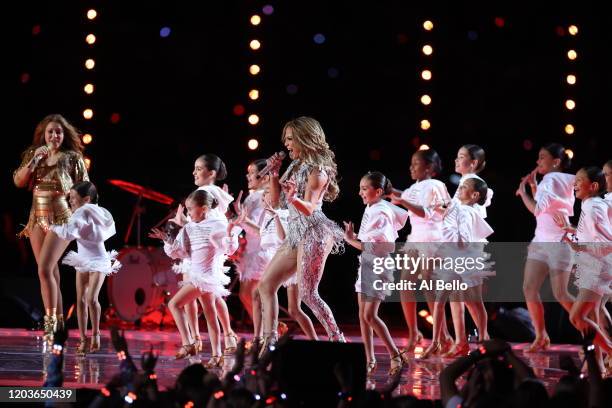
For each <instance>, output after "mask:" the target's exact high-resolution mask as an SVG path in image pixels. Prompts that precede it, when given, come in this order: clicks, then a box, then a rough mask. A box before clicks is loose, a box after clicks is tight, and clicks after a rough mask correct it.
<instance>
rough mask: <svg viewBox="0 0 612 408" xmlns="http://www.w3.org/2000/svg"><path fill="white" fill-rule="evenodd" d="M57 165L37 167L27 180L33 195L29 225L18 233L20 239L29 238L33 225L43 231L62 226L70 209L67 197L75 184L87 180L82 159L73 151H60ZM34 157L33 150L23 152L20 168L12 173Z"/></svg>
mask: <svg viewBox="0 0 612 408" xmlns="http://www.w3.org/2000/svg"><path fill="white" fill-rule="evenodd" d="M60 154H61V156H60V157H59V158H58V160H57V163H56V164H54V165H52V166H47V165H45V164H40V165H39V166H38V167H37V168H36V170H35V171H34V174H33V175H32V179H31V181H30V188H31V190H32V193H33V197H32V208H31V210H30V217H29V219H28V224H27V225H26V226H25V228H24V229H23V230H22V231H21V232H20V233H19V234H18V236H19V237H28V236H29V235H30V231H31V230H32V228H33V227H34V226H35V225H38V226H40V227H41V228H42V229H43V230H44V231H45V232H47V231H48V230H49V226H50V225H62V224H65V223H66V222H68V219H69V218H70V215H71V214H72V213H71V211H70V207H69V206H68V200H67V194H68V192H69V191H70V188H71V187H72V185H73V184H74V183H78V182H80V181H84V180H89V176H88V175H87V169H86V168H85V163H84V162H83V158H82V156H81V155H80V154H79V153H76V152H62V153H60ZM33 156H34V149H31V150H29V151H27V152H26V154H25V155H24V156H23V160H22V162H21V165H20V166H19V168H17V170H15V173H16V172H17V171H19V170H20V169H22V168H23V167H25V166H26V165H27V164H28V162H29V161H30V160H31V159H32V157H33Z"/></svg>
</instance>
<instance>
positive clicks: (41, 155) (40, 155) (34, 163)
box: [32, 145, 50, 167]
mask: <svg viewBox="0 0 612 408" xmlns="http://www.w3.org/2000/svg"><path fill="white" fill-rule="evenodd" d="M46 146H47V149H50V146H49V145H46ZM47 156H48V154H44V153H38V154H37V155H36V156H35V157H34V160H33V161H32V167H36V166H38V163H40V161H41V160H42V159H44V158H45V157H47Z"/></svg>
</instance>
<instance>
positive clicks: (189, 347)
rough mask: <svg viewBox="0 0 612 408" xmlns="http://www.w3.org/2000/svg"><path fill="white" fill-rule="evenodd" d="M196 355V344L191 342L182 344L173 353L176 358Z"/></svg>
mask: <svg viewBox="0 0 612 408" xmlns="http://www.w3.org/2000/svg"><path fill="white" fill-rule="evenodd" d="M195 355H196V346H195V343H193V344H183V345H182V346H181V348H180V349H179V351H178V352H177V353H176V354H175V355H174V358H175V359H176V360H181V359H183V358H187V357H191V356H195Z"/></svg>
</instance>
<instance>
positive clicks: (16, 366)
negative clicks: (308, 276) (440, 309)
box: [0, 329, 580, 399]
mask: <svg viewBox="0 0 612 408" xmlns="http://www.w3.org/2000/svg"><path fill="white" fill-rule="evenodd" d="M353 334H354V335H352V336H347V340H348V341H349V342H360V341H361V338H360V337H359V336H357V332H353ZM239 335H243V336H245V337H246V338H247V339H249V338H250V335H248V334H245V333H241V334H239ZM41 336H42V332H40V331H28V330H22V329H0V339H2V340H1V342H0V386H8V385H12V386H17V385H20V386H40V385H42V383H43V381H44V368H45V362H46V360H47V359H46V358H45V356H47V354H46V353H43V352H42V344H43V342H42V337H41ZM125 337H126V339H127V341H128V345H129V351H130V353H131V355H132V357H133V359H134V361H135V363H136V365H137V366H138V367H139V368H140V355H141V354H142V353H143V352H145V351H148V350H149V348H150V347H151V346H152V347H153V349H154V350H155V351H156V352H157V353H159V354H160V358H159V361H158V363H157V368H156V372H157V375H158V383H159V385H160V386H161V387H162V388H165V389H167V388H171V387H173V385H174V382H175V381H176V378H177V376H178V374H179V373H180V372H181V370H183V369H184V368H185V367H187V366H188V365H190V364H192V363H197V362H200V361H204V362H206V361H208V358H209V357H210V347H208V345H207V338H206V337H204V338H203V341H204V353H203V354H202V355H201V356H200V358H199V359H190V360H178V361H177V360H174V354H175V353H176V351H177V350H178V347H179V344H180V339H179V336H178V333H174V332H169V331H168V332H153V331H136V330H130V331H126V332H125ZM297 338H300V336H297ZM403 341H404V340H403V339H402V340H398V346H400V347H401V346H403V345H404V344H403ZM77 343H78V333H77V331H76V330H72V331H71V335H70V338H69V339H68V343H67V352H66V358H65V368H64V386H65V387H70V388H82V387H86V388H101V387H102V386H103V385H104V384H105V383H106V382H108V381H109V380H110V379H111V378H112V377H113V376H114V375H115V374H117V372H118V370H119V362H118V360H117V357H116V355H115V353H114V350H113V348H112V344H111V343H110V335H109V332H108V331H107V330H103V331H102V348H101V350H100V351H99V352H97V353H94V354H88V355H87V356H85V357H79V356H77V355H76V354H75V349H76V346H77ZM426 345H427V344H426V343H423V344H422V346H426ZM525 346H527V344H525V343H522V344H513V349H514V350H515V352H516V353H517V355H519V356H520V357H522V358H523V359H524V360H525V361H526V362H527V363H528V364H529V365H530V366H531V367H532V368H533V369H534V370H535V372H536V375H537V376H538V377H539V378H540V379H541V380H543V381H544V382H545V384H546V386H547V388H548V389H549V390H551V389H552V387H553V386H554V384H556V382H557V381H558V380H559V378H560V377H561V376H562V375H564V374H565V371H564V370H561V369H560V368H559V358H560V356H561V355H563V354H570V355H571V356H572V357H573V359H574V360H575V362H576V364H577V365H578V364H579V357H578V351H579V349H580V348H579V346H576V345H552V346H551V348H550V349H549V350H548V351H546V352H540V353H533V354H524V353H523V352H522V351H521V350H522V349H523V348H524V347H525ZM472 347H475V345H473V346H472ZM421 350H422V348H421V347H417V350H416V352H417V356H418V353H419V352H420V351H421ZM376 359H377V361H378V369H377V371H376V375H375V376H374V379H373V381H372V383H370V384H369V386H371V387H380V386H382V385H384V383H385V381H386V379H387V374H386V373H387V370H388V369H389V357H388V355H387V354H386V352H385V349H384V347H383V345H382V343H381V342H380V340H378V339H376ZM450 361H451V360H446V359H441V358H439V357H433V358H431V359H428V360H425V361H423V360H417V359H416V358H415V357H414V356H410V364H409V366H408V367H407V368H406V369H405V370H404V372H403V374H402V380H401V383H400V387H399V388H398V389H397V390H396V393H397V394H411V395H414V396H416V397H418V398H423V399H438V398H439V397H440V390H439V382H438V376H439V373H440V370H441V369H442V368H443V367H444V366H445V365H447V364H448V363H449V362H450ZM231 364H233V360H232V359H231V358H227V359H226V362H225V367H224V369H227V368H229V366H230V365H231ZM219 375H222V372H221V371H220V372H219Z"/></svg>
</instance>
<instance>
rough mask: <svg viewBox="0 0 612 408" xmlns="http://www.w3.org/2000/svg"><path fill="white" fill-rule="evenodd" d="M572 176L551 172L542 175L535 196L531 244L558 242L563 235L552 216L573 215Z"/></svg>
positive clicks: (563, 232)
mask: <svg viewBox="0 0 612 408" xmlns="http://www.w3.org/2000/svg"><path fill="white" fill-rule="evenodd" d="M574 178H575V176H574V175H573V174H567V173H559V172H553V173H548V174H546V175H544V178H543V179H542V181H541V182H540V183H539V184H538V188H537V191H536V194H535V197H534V199H535V201H536V206H535V209H534V215H535V217H536V230H535V236H534V238H533V240H532V242H559V241H561V239H562V238H563V236H564V235H565V231H563V229H561V228H560V227H559V226H558V225H557V223H556V222H555V220H554V219H553V216H554V215H555V214H561V215H564V216H566V217H569V216H572V215H574Z"/></svg>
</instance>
